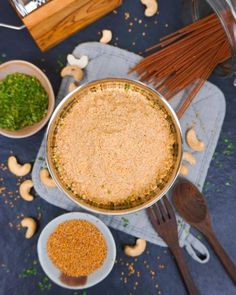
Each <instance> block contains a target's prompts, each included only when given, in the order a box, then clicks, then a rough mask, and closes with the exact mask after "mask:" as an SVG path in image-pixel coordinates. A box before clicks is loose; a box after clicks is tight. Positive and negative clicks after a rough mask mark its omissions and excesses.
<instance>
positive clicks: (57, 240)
mask: <svg viewBox="0 0 236 295" xmlns="http://www.w3.org/2000/svg"><path fill="white" fill-rule="evenodd" d="M47 252H48V255H49V257H50V259H51V260H52V262H53V263H54V264H55V266H56V267H57V268H58V269H59V270H60V271H61V272H63V273H65V274H66V275H69V276H74V277H78V276H87V275H89V274H90V273H92V272H94V271H95V270H97V269H98V268H99V267H101V266H102V264H103V262H104V260H105V258H106V255H107V246H106V241H105V239H104V236H103V234H102V233H101V232H100V231H99V230H98V229H97V227H96V226H95V225H93V224H92V223H90V222H88V221H86V220H76V219H73V220H69V221H65V222H63V223H61V224H59V225H58V226H57V228H56V229H55V231H54V232H53V233H52V234H51V235H50V236H49V238H48V242H47Z"/></svg>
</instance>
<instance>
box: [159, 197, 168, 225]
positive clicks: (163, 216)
mask: <svg viewBox="0 0 236 295" xmlns="http://www.w3.org/2000/svg"><path fill="white" fill-rule="evenodd" d="M157 206H158V208H159V210H160V212H161V215H162V219H163V221H167V220H168V219H170V218H169V216H168V213H167V209H166V208H164V207H165V205H164V204H163V203H162V201H161V200H160V201H159V202H157Z"/></svg>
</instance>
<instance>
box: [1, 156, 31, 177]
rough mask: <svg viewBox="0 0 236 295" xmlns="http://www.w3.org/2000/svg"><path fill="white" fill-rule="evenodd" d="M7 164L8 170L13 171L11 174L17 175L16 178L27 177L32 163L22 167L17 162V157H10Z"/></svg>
mask: <svg viewBox="0 0 236 295" xmlns="http://www.w3.org/2000/svg"><path fill="white" fill-rule="evenodd" d="M7 164H8V168H9V170H10V171H11V173H13V174H15V175H16V176H25V175H26V174H28V173H29V172H30V170H31V164H30V163H26V164H23V165H20V164H19V163H18V162H17V159H16V157H14V156H10V157H9V158H8V161H7Z"/></svg>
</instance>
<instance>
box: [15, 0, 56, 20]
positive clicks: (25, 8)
mask: <svg viewBox="0 0 236 295" xmlns="http://www.w3.org/2000/svg"><path fill="white" fill-rule="evenodd" d="M49 1H51V0H10V2H11V3H12V5H13V6H14V7H15V8H16V10H17V11H18V13H19V14H20V15H21V16H22V17H25V16H27V15H28V14H29V13H31V12H33V11H34V10H36V9H38V8H39V7H40V6H42V5H43V4H45V3H47V2H49Z"/></svg>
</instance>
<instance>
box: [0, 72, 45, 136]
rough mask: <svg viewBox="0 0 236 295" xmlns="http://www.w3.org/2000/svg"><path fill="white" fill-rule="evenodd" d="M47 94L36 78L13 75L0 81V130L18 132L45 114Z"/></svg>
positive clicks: (20, 74) (18, 74)
mask: <svg viewBox="0 0 236 295" xmlns="http://www.w3.org/2000/svg"><path fill="white" fill-rule="evenodd" d="M47 108H48V94H47V92H46V91H45V89H44V88H43V86H42V85H41V84H40V82H39V81H38V79H37V78H35V77H32V76H28V75H26V74H22V73H13V74H10V75H8V76H6V78H5V79H3V80H2V81H0V128H4V129H8V130H18V129H21V128H23V127H25V126H31V125H33V124H35V123H37V122H39V121H40V120H41V119H42V118H43V117H44V116H45V115H46V113H47Z"/></svg>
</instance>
